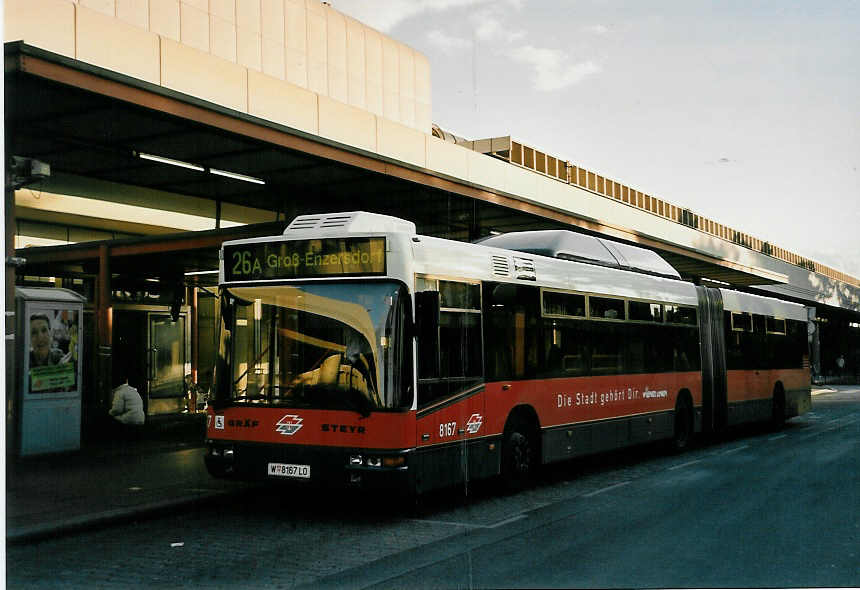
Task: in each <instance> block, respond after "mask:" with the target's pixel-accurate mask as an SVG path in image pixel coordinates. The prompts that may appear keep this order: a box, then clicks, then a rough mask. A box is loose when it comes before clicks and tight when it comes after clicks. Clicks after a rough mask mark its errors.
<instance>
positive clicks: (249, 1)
mask: <svg viewBox="0 0 860 590" xmlns="http://www.w3.org/2000/svg"><path fill="white" fill-rule="evenodd" d="M260 10H261V8H260V0H236V26H237V27H244V28H246V29H250V30H251V31H252V32H254V33H257V34H262V33H263V31H262V29H261V28H260V25H261V23H260Z"/></svg>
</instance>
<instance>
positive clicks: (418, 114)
mask: <svg viewBox="0 0 860 590" xmlns="http://www.w3.org/2000/svg"><path fill="white" fill-rule="evenodd" d="M415 128H416V129H418V130H419V131H423V132H424V133H430V132H431V130H432V128H433V115H432V113H431V109H430V105H429V104H425V103H423V102H416V103H415Z"/></svg>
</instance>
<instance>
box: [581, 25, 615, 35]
mask: <svg viewBox="0 0 860 590" xmlns="http://www.w3.org/2000/svg"><path fill="white" fill-rule="evenodd" d="M585 30H586V31H587V32H589V33H594V34H595V35H605V34H607V33H608V32H609V27H607V26H606V25H591V26H588V27H585Z"/></svg>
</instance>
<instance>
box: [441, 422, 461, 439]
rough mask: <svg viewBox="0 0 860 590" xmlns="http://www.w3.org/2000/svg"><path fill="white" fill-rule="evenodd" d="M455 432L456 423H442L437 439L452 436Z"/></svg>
mask: <svg viewBox="0 0 860 590" xmlns="http://www.w3.org/2000/svg"><path fill="white" fill-rule="evenodd" d="M455 432H457V423H456V422H443V423H442V424H440V425H439V438H445V437H447V436H454V433H455Z"/></svg>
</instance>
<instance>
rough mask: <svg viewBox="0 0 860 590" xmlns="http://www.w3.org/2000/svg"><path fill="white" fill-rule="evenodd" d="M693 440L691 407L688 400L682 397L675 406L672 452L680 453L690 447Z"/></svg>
mask: <svg viewBox="0 0 860 590" xmlns="http://www.w3.org/2000/svg"><path fill="white" fill-rule="evenodd" d="M692 440H693V406H692V404H691V403H690V400H689V399H688V398H687V397H686V396H683V397H681V398H680V399H679V400H678V403H677V404H676V405H675V429H674V433H673V434H672V443H671V445H672V450H673V451H675V452H681V451H683V450H685V449H687V448H688V447H689V446H690V443H691V442H692Z"/></svg>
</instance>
